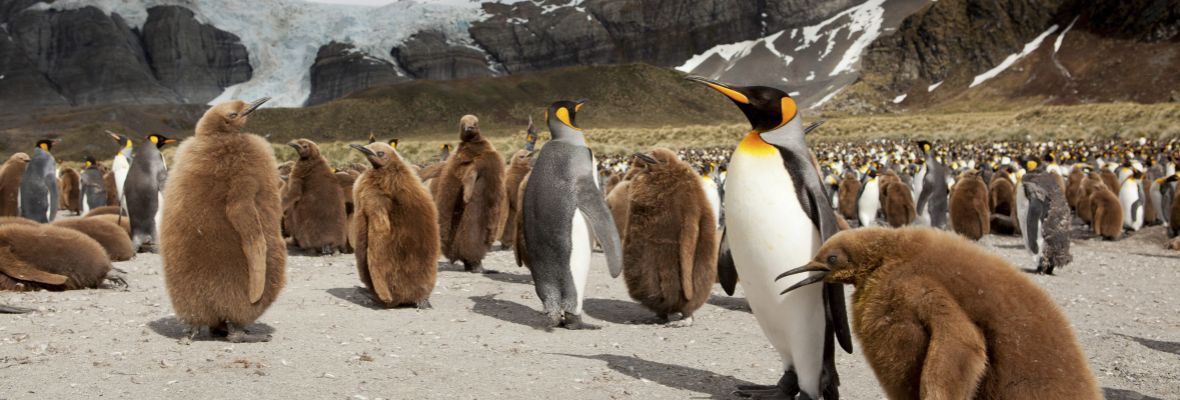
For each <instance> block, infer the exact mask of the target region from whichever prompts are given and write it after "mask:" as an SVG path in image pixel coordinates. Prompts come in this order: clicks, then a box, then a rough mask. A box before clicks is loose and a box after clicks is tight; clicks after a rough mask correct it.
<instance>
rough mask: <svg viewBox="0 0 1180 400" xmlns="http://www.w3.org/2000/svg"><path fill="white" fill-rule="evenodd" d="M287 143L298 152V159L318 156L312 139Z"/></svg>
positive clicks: (317, 150) (318, 152) (318, 150)
mask: <svg viewBox="0 0 1180 400" xmlns="http://www.w3.org/2000/svg"><path fill="white" fill-rule="evenodd" d="M370 144H372V143H370ZM287 145H288V146H291V148H293V149H295V152H296V153H299V159H300V160H307V159H312V158H316V157H319V156H320V147H319V146H316V144H315V142H313V141H310V140H307V139H297V140H292V141H290V142H288V143H287Z"/></svg>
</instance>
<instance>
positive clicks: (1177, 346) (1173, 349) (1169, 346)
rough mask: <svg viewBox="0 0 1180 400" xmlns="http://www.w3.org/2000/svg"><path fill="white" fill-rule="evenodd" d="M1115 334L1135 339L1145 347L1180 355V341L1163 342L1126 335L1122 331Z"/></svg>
mask: <svg viewBox="0 0 1180 400" xmlns="http://www.w3.org/2000/svg"><path fill="white" fill-rule="evenodd" d="M1115 336H1121V337H1122V338H1123V339H1127V340H1133V341H1135V342H1137V343H1139V344H1141V345H1143V347H1146V348H1149V349H1152V350H1155V351H1162V352H1164V353H1172V354H1175V355H1178V356H1180V342H1163V341H1159V340H1151V339H1145V338H1141V337H1135V336H1130V335H1124V334H1121V333H1116V334H1115Z"/></svg>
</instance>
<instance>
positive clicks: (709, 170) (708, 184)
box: [701, 162, 721, 229]
mask: <svg viewBox="0 0 1180 400" xmlns="http://www.w3.org/2000/svg"><path fill="white" fill-rule="evenodd" d="M716 175H717V164H716V163H712V162H711V163H709V164H708V166H707V167H706V168H705V173H704V174H701V188H703V189H705V198H706V199H708V200H709V211H712V213H713V225H714V227H715V228H717V229H720V228H721V191H719V190H718V189H717V180H716V178H714V177H715V176H716Z"/></svg>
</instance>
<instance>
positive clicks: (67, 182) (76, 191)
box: [57, 167, 82, 215]
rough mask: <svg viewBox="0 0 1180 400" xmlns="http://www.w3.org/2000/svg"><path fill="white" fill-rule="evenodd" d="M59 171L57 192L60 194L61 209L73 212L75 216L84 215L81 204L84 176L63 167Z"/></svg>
mask: <svg viewBox="0 0 1180 400" xmlns="http://www.w3.org/2000/svg"><path fill="white" fill-rule="evenodd" d="M59 171H60V172H59V174H58V176H57V188H58V189H57V190H58V193H59V194H60V195H59V196H58V199H59V200H61V204H60V206H61V209H62V210H66V211H70V212H73V213H74V215H82V212H81V211H82V205H81V204H79V200H80V199H81V197H82V176H81V175H79V174H78V171H77V170H75V169H73V168H70V167H62V168H61V169H60V170H59Z"/></svg>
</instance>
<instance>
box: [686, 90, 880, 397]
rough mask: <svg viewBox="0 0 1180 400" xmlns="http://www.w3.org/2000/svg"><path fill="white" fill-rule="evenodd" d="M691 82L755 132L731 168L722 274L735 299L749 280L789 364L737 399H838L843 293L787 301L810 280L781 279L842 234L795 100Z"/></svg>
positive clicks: (829, 290) (814, 290) (812, 290)
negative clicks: (733, 108)
mask: <svg viewBox="0 0 1180 400" xmlns="http://www.w3.org/2000/svg"><path fill="white" fill-rule="evenodd" d="M689 79H690V80H693V81H696V82H700V83H703V84H705V85H707V86H709V87H710V88H712V89H714V90H716V91H718V92H721V93H722V94H724V95H725V96H726V97H728V98H729V99H730V100H732V101H733V102H734V103H735V104H737V107H738V108H739V109H741V110H742V112H743V113H744V114H745V115H746V118H747V119H749V121H750V124H751V125H752V128H753V129H752V131H751V132H750V133H749V134H747V135H746V137H745V138H744V139H743V140H742V141H741V143H740V144H738V147H737V149H736V150H734V153H733V156H732V158H731V159H730V162H729V176H728V177H727V178H726V182H725V203H724V206H723V207H724V208H725V216H726V217H725V221H726V222H725V230H724V233H723V234H722V242H723V243H722V244H721V249H722V252H721V254H720V256H719V258H718V276H719V277H721V278H722V279H721V285H722V288H724V289H725V291H726V293H729V294H733V290H734V286H735V284H736V280H737V278H738V277H740V278H741V283H742V288H743V290H744V291H745V294H746V299H747V300H748V301H749V302H750V308H751V309H753V311H754V317H755V318H756V319H757V320H758V325H760V326H761V327H762V332H763V333H764V334H765V335H766V337H767V339H769V340H770V343H771V345H773V346H774V348H775V350H777V351H778V353H779V356H780V357H781V359H782V362H783V376H782V378H781V379H779V381H778V383H777V384H776V385H773V386H748V387H739V388H738V389H739V394H743V395H751V396H774V397H781V396H784V395H785V396H786V397H787V398H794V397H795V395H796V394H798V393H799V392H800V391H801V392H802V393H803V396H801V397H805V398H808V399H819V398H820V397H821V396H822V397H823V398H824V399H838V398H839V396H840V395H839V389H838V385H839V382H840V380H839V377H838V376H837V373H836V363H835V344H836V342H837V341H838V342H839V344H840V347H842V348H843V349H844V350H845V351H849V352H851V351H852V338H851V332H850V330H849V328H848V321H847V314H846V310H845V308H844V289H843V288H842V287H841V286H839V285H831V284H826V285H811V286H808V287H806V288H801V289H800V290H796V291H794V292H791V293H790V294H788V295H786V296H783V295H780V294H779V293H780V292H782V291H783V290H784V289H786V288H788V287H790V286H791V285H794V284H796V283H797V282H800V281H803V280H804V278H805V277H795V278H793V279H784V280H780V281H776V280H775V278H776V277H777V276H779V275H780V274H782V273H783V272H784V271H787V270H789V269H791V268H794V266H797V265H803V264H805V263H807V261H809V260H810V258H811V257H812V256H813V255H814V254H815V252H816V250H818V249H819V247H820V245H821V244H822V243H823V241H824V240H827V238H829V237H831V236H832V235H834V234H835V233H836V231H837V222H836V214H835V212H833V210H832V208H831V206H830V204H831V203H830V202H829V201H828V198H827V195H826V194H825V193H824V187H823V182H822V181H821V180H820V179H821V178H820V175H819V167H818V166H817V163H816V161H815V156H814V155H813V154H812V152H811V149H810V148H808V146H807V143H806V142H805V141H804V136H803V132H804V131H803V123H802V121H801V120H802V118H800V117H799V115H798V110H797V106H796V104H795V101H794V100H793V99H791V97H790V96H788V95H787V94H786V93H784V92H782V91H781V90H778V89H774V88H769V87H763V86H749V87H736V86H729V85H725V84H721V83H717V82H713V81H709V80H707V79H704V78H699V77H690V78H689ZM872 197H873V198H876V197H877V196H872ZM807 279H811V278H807Z"/></svg>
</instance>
